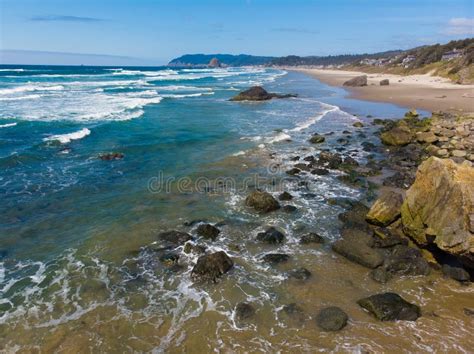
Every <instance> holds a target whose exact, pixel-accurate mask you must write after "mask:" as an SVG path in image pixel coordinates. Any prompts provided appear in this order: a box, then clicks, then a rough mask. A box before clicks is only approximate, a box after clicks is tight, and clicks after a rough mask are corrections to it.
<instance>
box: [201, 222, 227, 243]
mask: <svg viewBox="0 0 474 354" xmlns="http://www.w3.org/2000/svg"><path fill="white" fill-rule="evenodd" d="M220 232H221V231H220V230H219V229H218V228H217V227H215V226H212V225H211V224H201V225H199V226H198V228H197V229H196V233H197V234H198V235H199V236H202V237H204V238H207V239H210V240H213V241H214V240H215V239H216V238H217V236H219V234H220Z"/></svg>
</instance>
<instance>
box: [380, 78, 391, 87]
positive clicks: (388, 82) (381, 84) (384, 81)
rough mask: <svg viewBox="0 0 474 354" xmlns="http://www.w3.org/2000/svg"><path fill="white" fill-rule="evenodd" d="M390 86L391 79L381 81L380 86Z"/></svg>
mask: <svg viewBox="0 0 474 354" xmlns="http://www.w3.org/2000/svg"><path fill="white" fill-rule="evenodd" d="M388 85H390V80H389V79H383V80H380V86H388Z"/></svg>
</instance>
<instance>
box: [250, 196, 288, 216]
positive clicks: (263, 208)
mask: <svg viewBox="0 0 474 354" xmlns="http://www.w3.org/2000/svg"><path fill="white" fill-rule="evenodd" d="M245 204H246V205H247V206H249V207H252V208H254V209H255V210H257V211H259V212H264V213H268V212H270V211H274V210H277V209H279V208H280V204H279V203H278V202H277V201H276V199H275V198H273V197H272V195H271V194H270V193H267V192H261V191H255V192H252V193H251V194H250V195H249V196H248V197H247V198H246V199H245Z"/></svg>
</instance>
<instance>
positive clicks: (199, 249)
mask: <svg viewBox="0 0 474 354" xmlns="http://www.w3.org/2000/svg"><path fill="white" fill-rule="evenodd" d="M183 252H184V253H186V254H189V253H197V254H202V253H205V252H206V247H204V246H201V245H194V244H192V243H189V242H188V243H186V244H185V245H184V248H183Z"/></svg>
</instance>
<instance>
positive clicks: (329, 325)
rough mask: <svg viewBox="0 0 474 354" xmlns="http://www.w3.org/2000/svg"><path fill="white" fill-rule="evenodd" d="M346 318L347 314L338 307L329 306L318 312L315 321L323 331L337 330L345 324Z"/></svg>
mask: <svg viewBox="0 0 474 354" xmlns="http://www.w3.org/2000/svg"><path fill="white" fill-rule="evenodd" d="M348 319H349V318H348V317H347V314H346V313H345V312H344V311H342V310H341V309H340V308H339V307H336V306H331V307H326V308H324V309H322V310H321V311H320V312H319V314H318V317H316V323H317V324H318V326H319V327H320V328H321V329H323V330H325V331H339V330H341V329H343V328H344V327H345V326H346V324H347V320H348Z"/></svg>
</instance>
